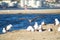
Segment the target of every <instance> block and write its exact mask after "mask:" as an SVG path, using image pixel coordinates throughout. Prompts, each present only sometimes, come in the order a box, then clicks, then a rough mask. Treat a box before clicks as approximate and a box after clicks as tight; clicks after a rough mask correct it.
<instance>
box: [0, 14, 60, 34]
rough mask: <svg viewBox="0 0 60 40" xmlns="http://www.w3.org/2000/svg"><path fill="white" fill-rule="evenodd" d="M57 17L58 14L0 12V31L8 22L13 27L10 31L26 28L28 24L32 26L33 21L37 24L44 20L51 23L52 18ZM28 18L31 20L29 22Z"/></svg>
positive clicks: (52, 21) (59, 18) (58, 16)
mask: <svg viewBox="0 0 60 40" xmlns="http://www.w3.org/2000/svg"><path fill="white" fill-rule="evenodd" d="M55 18H58V20H59V21H60V14H0V33H2V28H4V27H6V26H7V25H9V24H12V25H13V27H12V28H11V29H10V31H13V30H20V29H26V28H27V27H28V26H29V25H31V26H34V23H35V22H38V25H40V24H41V22H42V21H44V22H45V23H46V24H53V23H54V19H55ZM29 20H32V22H31V23H30V22H29Z"/></svg>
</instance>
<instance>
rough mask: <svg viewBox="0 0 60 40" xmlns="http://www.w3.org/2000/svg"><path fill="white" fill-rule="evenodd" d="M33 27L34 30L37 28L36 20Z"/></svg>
mask: <svg viewBox="0 0 60 40" xmlns="http://www.w3.org/2000/svg"><path fill="white" fill-rule="evenodd" d="M33 27H34V29H35V30H37V29H38V23H37V22H35V24H34V26H33Z"/></svg>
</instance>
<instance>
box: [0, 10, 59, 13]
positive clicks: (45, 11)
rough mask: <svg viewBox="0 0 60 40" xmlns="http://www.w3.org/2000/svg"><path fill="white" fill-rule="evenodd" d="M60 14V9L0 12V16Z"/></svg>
mask: <svg viewBox="0 0 60 40" xmlns="http://www.w3.org/2000/svg"><path fill="white" fill-rule="evenodd" d="M20 13H22V14H28V13H29V14H31V13H34V14H35V13H38V14H42V13H43V14H49V13H50V14H52V13H54V14H60V9H40V10H0V14H20Z"/></svg>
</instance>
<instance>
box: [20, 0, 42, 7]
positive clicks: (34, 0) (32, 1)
mask: <svg viewBox="0 0 60 40" xmlns="http://www.w3.org/2000/svg"><path fill="white" fill-rule="evenodd" d="M20 5H21V7H24V6H25V5H26V6H27V7H29V6H30V7H32V8H38V7H39V6H41V1H40V0H20Z"/></svg>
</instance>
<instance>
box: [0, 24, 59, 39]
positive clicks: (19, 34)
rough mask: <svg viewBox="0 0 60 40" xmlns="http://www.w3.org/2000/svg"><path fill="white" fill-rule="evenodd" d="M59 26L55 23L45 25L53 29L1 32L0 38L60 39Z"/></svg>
mask: <svg viewBox="0 0 60 40" xmlns="http://www.w3.org/2000/svg"><path fill="white" fill-rule="evenodd" d="M59 26H60V25H59ZM59 26H55V25H53V24H48V25H44V26H43V27H44V28H46V29H47V28H52V29H53V31H51V32H49V31H47V30H46V31H43V32H37V31H35V32H28V31H26V30H17V31H16V30H15V31H12V32H7V33H5V34H0V40H60V32H58V31H57V28H58V27H59Z"/></svg>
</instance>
